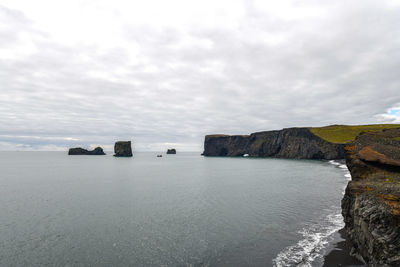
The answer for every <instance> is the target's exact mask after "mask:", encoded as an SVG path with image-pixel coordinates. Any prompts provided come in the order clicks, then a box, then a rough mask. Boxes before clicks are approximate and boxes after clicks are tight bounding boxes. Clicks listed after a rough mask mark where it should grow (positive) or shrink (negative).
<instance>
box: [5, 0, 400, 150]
mask: <svg viewBox="0 0 400 267" xmlns="http://www.w3.org/2000/svg"><path fill="white" fill-rule="evenodd" d="M43 7H46V8H43ZM399 11H400V6H399V5H396V4H395V1H370V0H367V1H365V0H364V1H361V0H359V1H351V2H348V1H344V0H340V1H335V2H325V1H324V2H321V1H313V0H309V1H301V2H299V1H283V2H279V3H277V2H272V1H218V2H215V1H204V2H203V1H202V2H201V3H200V2H198V1H177V0H173V1H168V4H167V3H164V2H163V1H149V2H146V3H144V2H143V1H129V2H127V1H119V0H116V1H112V2H111V1H95V2H94V1H89V0H87V1H68V4H66V3H59V2H57V3H55V2H54V1H44V0H40V1H35V3H32V2H31V1H22V0H12V1H8V0H5V1H3V6H0V22H1V25H2V27H1V28H0V125H1V126H0V142H3V143H0V149H10V147H13V146H14V147H15V149H20V148H19V147H18V146H17V145H18V144H21V140H22V141H23V142H22V144H25V145H29V146H30V147H32V149H41V147H43V146H47V147H48V148H51V147H52V146H53V147H59V148H61V147H62V148H66V147H70V146H74V145H83V146H86V147H88V146H90V145H91V144H101V145H103V146H112V144H113V142H114V141H116V140H124V139H127V140H128V139H132V140H133V141H134V144H135V146H136V147H137V148H138V149H141V150H165V149H166V148H168V147H169V146H170V145H169V144H170V143H171V144H175V146H176V147H179V148H181V149H182V150H185V149H186V150H200V149H201V145H202V142H203V137H204V135H205V134H209V133H231V134H246V133H250V132H254V131H261V130H268V129H279V128H283V127H291V126H319V125H326V124H333V123H339V124H361V123H377V122H381V121H384V122H398V118H397V117H396V118H395V117H393V114H386V110H387V109H388V108H390V107H394V106H396V103H399V102H400V94H398V88H399V86H400V77H399V76H398V73H397V72H398V71H397V70H398V69H399V67H400V60H399V59H400V52H399V49H398V48H399V46H400V29H399V27H397V25H398V24H399V22H400V15H399V14H400V13H399ZM380 114H384V115H380ZM22 137H23V138H22ZM68 138H69V139H68ZM5 142H6V143H7V145H5V144H4V143H5Z"/></svg>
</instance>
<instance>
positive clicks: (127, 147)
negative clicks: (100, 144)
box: [114, 141, 132, 157]
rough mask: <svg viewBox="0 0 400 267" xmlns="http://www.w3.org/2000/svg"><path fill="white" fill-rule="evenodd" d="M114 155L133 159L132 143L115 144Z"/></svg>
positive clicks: (119, 142) (120, 142)
mask: <svg viewBox="0 0 400 267" xmlns="http://www.w3.org/2000/svg"><path fill="white" fill-rule="evenodd" d="M114 153H115V154H114V157H132V147H131V141H118V142H115V145H114Z"/></svg>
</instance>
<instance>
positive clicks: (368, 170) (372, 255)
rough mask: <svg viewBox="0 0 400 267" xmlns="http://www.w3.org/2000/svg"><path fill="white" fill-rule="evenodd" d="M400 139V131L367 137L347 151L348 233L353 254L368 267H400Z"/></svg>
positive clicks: (345, 202) (344, 210)
mask: <svg viewBox="0 0 400 267" xmlns="http://www.w3.org/2000/svg"><path fill="white" fill-rule="evenodd" d="M399 137H400V128H398V129H390V130H384V131H382V132H372V133H364V134H361V135H359V136H358V137H357V138H356V139H355V141H354V142H352V143H351V144H349V145H347V146H346V148H345V149H346V164H347V167H348V169H349V170H350V173H351V176H352V180H351V181H350V182H349V184H348V185H347V188H346V191H345V195H344V197H343V200H342V214H343V217H344V221H345V224H346V225H345V229H346V232H347V236H348V238H349V240H350V241H351V242H352V244H353V248H352V253H353V254H354V255H356V256H358V257H360V258H362V259H363V260H364V261H365V262H366V263H367V264H368V265H369V266H400V201H399V199H400V141H399Z"/></svg>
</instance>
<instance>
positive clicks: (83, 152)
mask: <svg viewBox="0 0 400 267" xmlns="http://www.w3.org/2000/svg"><path fill="white" fill-rule="evenodd" d="M105 154H106V153H104V151H103V149H102V148H101V147H96V148H95V149H93V150H87V149H84V148H81V147H75V148H70V149H69V150H68V155H105Z"/></svg>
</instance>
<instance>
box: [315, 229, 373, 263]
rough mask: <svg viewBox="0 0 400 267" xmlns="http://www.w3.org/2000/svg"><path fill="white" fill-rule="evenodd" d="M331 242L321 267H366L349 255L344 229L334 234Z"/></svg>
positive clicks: (349, 245) (348, 245)
mask: <svg viewBox="0 0 400 267" xmlns="http://www.w3.org/2000/svg"><path fill="white" fill-rule="evenodd" d="M332 237H333V241H332V242H331V243H330V245H329V246H328V248H327V253H326V254H325V255H324V264H323V265H322V266H323V267H334V266H346V267H353V266H358V267H359V266H366V265H365V264H364V263H363V262H361V261H359V260H358V259H357V258H356V257H354V256H351V255H350V250H351V244H350V243H349V242H348V240H347V238H346V231H345V229H344V228H342V229H340V230H339V231H337V232H335V233H334V234H333V235H332Z"/></svg>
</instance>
